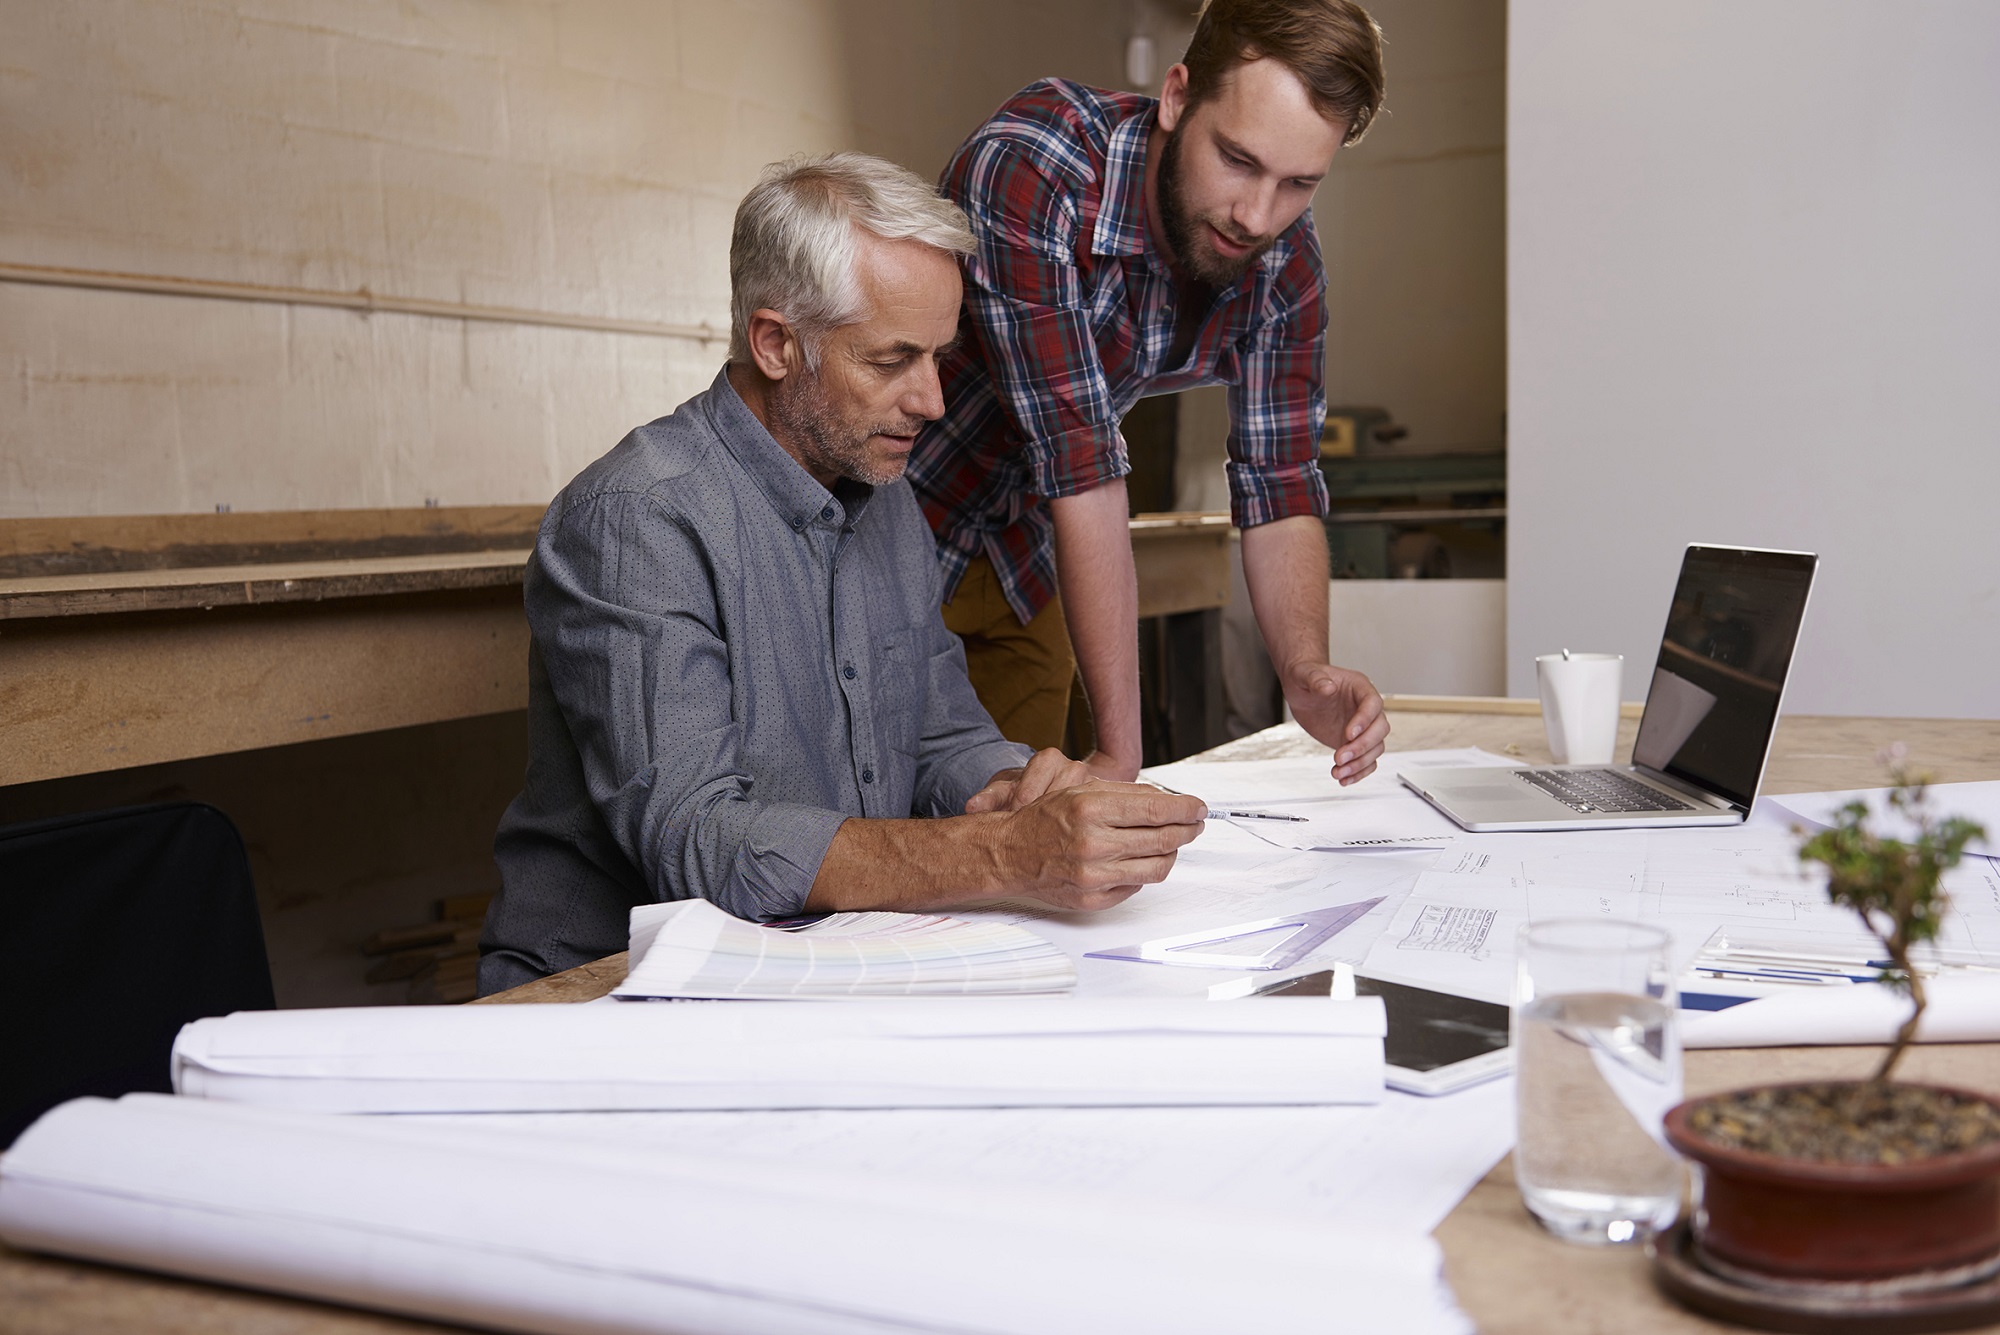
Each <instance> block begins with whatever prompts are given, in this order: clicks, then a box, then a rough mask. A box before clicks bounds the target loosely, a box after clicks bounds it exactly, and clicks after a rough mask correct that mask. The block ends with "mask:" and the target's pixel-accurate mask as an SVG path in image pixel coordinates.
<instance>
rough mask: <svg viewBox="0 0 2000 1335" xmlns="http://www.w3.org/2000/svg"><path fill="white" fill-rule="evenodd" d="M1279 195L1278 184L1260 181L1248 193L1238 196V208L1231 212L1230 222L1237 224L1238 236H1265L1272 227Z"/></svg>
mask: <svg viewBox="0 0 2000 1335" xmlns="http://www.w3.org/2000/svg"><path fill="white" fill-rule="evenodd" d="M1277 194H1278V187H1277V183H1276V182H1274V181H1259V182H1258V183H1257V184H1255V185H1253V186H1251V187H1250V189H1249V191H1248V192H1247V193H1245V194H1243V195H1240V196H1238V198H1237V200H1236V207H1235V208H1233V209H1231V210H1230V211H1229V221H1231V222H1232V223H1234V224H1236V232H1237V235H1238V236H1241V237H1260V236H1263V235H1264V234H1265V232H1266V231H1267V230H1268V229H1269V228H1270V225H1271V214H1272V210H1273V208H1274V207H1275V206H1276V202H1277Z"/></svg>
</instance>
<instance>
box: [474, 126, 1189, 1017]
mask: <svg viewBox="0 0 2000 1335" xmlns="http://www.w3.org/2000/svg"><path fill="white" fill-rule="evenodd" d="M971 248H972V237H971V235H970V233H969V232H968V231H967V228H966V222H965V218H964V215H963V214H961V213H960V212H959V210H958V209H957V207H956V206H954V205H952V204H951V203H949V202H948V201H946V200H944V199H942V198H941V197H939V195H938V194H937V193H936V191H935V190H933V189H932V188H931V187H930V186H929V185H927V184H925V183H924V182H923V181H922V180H920V179H919V178H917V177H916V176H914V175H912V174H911V173H909V172H906V171H904V170H903V169H902V168H900V167H896V166H893V165H892V164H890V163H886V162H882V161H880V160H878V159H875V158H869V157H865V156H862V155H860V154H853V153H843V154H836V155H833V156H830V157H825V158H819V159H816V160H811V161H794V162H790V163H784V164H780V165H778V166H775V167H772V168H770V169H768V170H767V171H766V172H765V173H764V177H763V179H762V181H760V182H759V184H758V185H757V187H756V188H755V189H753V190H752V191H751V192H750V194H749V195H748V196H747V197H746V198H745V199H744V201H743V203H742V205H741V207H740V208H739V209H738V210H737V215H736V228H735V233H734V236H733V238H732V241H731V246H730V265H729V267H730V283H731V289H732V303H731V304H732V327H731V331H730V352H729V364H728V365H727V366H726V367H724V368H723V371H722V372H721V374H719V375H717V376H716V378H715V381H714V383H713V384H711V385H710V386H709V387H708V389H707V390H706V391H704V392H703V393H701V394H699V395H697V396H695V397H694V398H693V399H690V400H689V401H688V402H686V403H684V404H682V405H681V407H680V408H679V409H678V410H676V411H675V412H674V413H673V414H672V415H671V416H668V417H663V418H661V419H659V420H658V421H656V422H651V423H648V424H647V425H645V426H642V427H640V428H639V429H638V430H636V431H634V432H632V434H630V435H629V436H627V437H626V438H625V439H624V440H623V441H621V442H620V443H619V444H618V446H617V447H616V448H614V449H613V450H612V451H611V452H610V453H609V454H607V455H605V456H604V457H603V458H601V459H599V460H598V461H597V462H596V463H594V464H592V465H591V466H590V467H588V468H586V469H585V470H584V471H583V472H582V473H581V474H579V475H578V476H577V478H576V480H575V481H573V482H571V483H570V485H569V486H568V487H566V488H565V489H564V490H563V492H562V494H561V495H559V496H557V497H556V499H555V502H554V503H553V504H552V505H551V506H550V507H549V511H548V515H547V516H546V518H544V520H543V521H542V528H541V534H540V537H539V539H538V541H537V542H536V545H535V554H534V557H533V559H532V560H531V561H530V563H529V566H528V575H527V585H526V602H527V612H528V623H529V626H530V628H531V629H532V631H533V635H534V642H533V649H532V657H531V661H530V665H529V667H530V675H529V683H530V685H529V709H528V714H529V729H530V754H529V761H528V776H527V785H526V787H525V789H524V790H523V792H522V793H521V795H520V796H519V797H518V798H516V799H515V800H514V802H513V804H512V805H511V806H510V807H509V808H508V809H507V814H506V815H505V816H504V817H503V818H502V820H501V824H500V832H499V836H498V838H497V839H496V841H495V846H494V852H495V856H496V858H497V859H498V861H499V864H500V873H501V889H500V894H499V896H498V898H496V899H495V901H494V904H493V908H492V911H491V912H490V913H489V914H488V915H487V919H486V931H485V935H484V937H483V939H482V941H481V943H480V944H481V951H482V956H483V957H482V959H481V961H480V973H479V981H480V990H481V991H482V992H493V991H497V990H499V989H501V988H505V987H509V986H512V985H514V984H516V983H521V982H525V981H528V980H529V979H532V978H536V977H539V976H541V975H543V974H547V973H552V972H554V971H556V970H560V969H566V968H570V967H572V966H574V965H577V964H581V963H584V962H585V961H588V960H592V959H596V958H598V957H599V956H602V955H606V954H609V953H611V952H613V951H616V950H619V949H621V948H622V947H623V946H624V945H625V940H626V920H627V914H628V911H629V910H630V909H631V908H632V906H634V905H637V904H644V903H650V902H654V901H658V900H666V899H685V898H690V897H694V896H700V897H702V898H704V899H708V900H710V901H712V902H714V903H715V904H717V905H718V906H720V907H721V908H723V909H725V910H726V911H728V912H730V913H733V914H736V915H737V916H739V917H743V918H750V919H769V918H780V917H788V916H791V915H794V914H798V913H806V912H825V911H830V910H838V909H864V908H874V909H931V908H939V907H944V906H948V905H952V904H959V903H966V902H970V901H977V900H982V899H992V898H996V897H999V896H1002V895H1026V896H1030V897H1033V898H1037V899H1040V900H1043V901H1044V902H1047V903H1049V904H1053V905H1056V906H1058V907H1062V908H1070V909H1095V908H1105V907H1109V906H1110V905H1112V904H1115V903H1118V902H1119V901H1121V900H1123V899H1124V898H1125V897H1126V896H1128V895H1130V894H1132V893H1133V892H1134V891H1136V890H1137V889H1139V887H1140V886H1142V885H1145V884H1148V883H1151V882H1154V881H1158V880H1160V879H1161V878H1162V877H1164V876H1165V875H1166V874H1167V871H1168V870H1169V869H1170V868H1171V867H1172V865H1173V861H1174V855H1175V851H1176V850H1177V849H1179V848H1180V847H1181V845H1183V844H1185V843H1186V842H1187V841H1188V840H1190V839H1192V838H1194V836H1195V835H1196V834H1197V833H1199V831H1200V828H1201V822H1202V819H1203V817H1204V815H1205V814H1206V813H1205V812H1204V810H1203V808H1202V805H1201V803H1200V802H1198V801H1196V800H1195V799H1193V798H1187V797H1180V796H1177V795H1174V794H1170V793H1164V792H1161V791H1159V790H1158V789H1153V788H1148V787H1145V786H1143V785H1134V784H1118V783H1106V782H1103V781H1101V780H1097V779H1094V778H1092V777H1091V776H1090V774H1089V772H1088V771H1087V770H1085V769H1084V768H1083V767H1082V766H1081V765H1080V764H1078V763H1077V762H1074V761H1071V760H1069V759H1067V758H1066V757H1064V756H1063V755H1062V754H1061V753H1060V752H1056V751H1044V752H1041V753H1039V754H1034V755H1031V754H1030V753H1029V751H1028V750H1027V748H1025V747H1021V746H1017V745H1015V744H1014V743H1011V742H1008V741H1005V740H1003V739H1002V738H1001V736H1000V734H999V732H998V730H997V729H995V728H994V726H993V722H992V720H991V719H990V718H989V717H988V716H987V714H986V712H985V710H983V709H982V708H981V707H980V705H979V702H978V700H977V699H976V698H975V697H974V695H973V693H972V688H971V686H970V685H969V683H968V682H967V680H966V675H965V657H964V653H963V650H962V649H961V648H960V645H959V642H958V640H957V639H956V638H955V637H954V636H953V635H952V634H951V632H949V631H947V630H946V629H945V627H944V623H943V620H942V619H941V617H940V614H939V610H938V609H939V603H940V584H939V580H940V573H939V567H938V562H937V558H936V554H935V549H934V546H933V543H932V539H931V536H930V530H929V528H928V527H927V526H926V525H925V523H924V520H923V516H922V515H921V513H920V512H919V511H918V508H917V503H916V500H915V498H914V497H913V496H912V495H911V493H910V489H909V486H908V484H907V483H905V482H904V481H903V480H902V477H903V470H904V467H905V465H906V464H907V462H908V459H909V453H910V447H911V445H912V444H913V443H914V441H915V438H916V434H917V431H918V430H919V429H920V428H921V427H922V426H923V425H924V423H925V422H928V421H930V420H932V419H934V418H936V417H937V416H938V415H939V414H941V413H942V412H943V411H944V404H943V400H942V396H941V391H940V389H939V385H938V376H937V360H938V356H939V354H940V352H941V351H942V350H943V349H944V348H945V347H947V346H948V345H949V344H950V343H951V342H952V341H953V340H954V338H955V337H956V334H957V323H958V310H959V301H960V295H961V292H960V286H959V274H958V263H957V260H958V257H959V256H961V255H963V254H966V253H967V252H969V251H970V250H971Z"/></svg>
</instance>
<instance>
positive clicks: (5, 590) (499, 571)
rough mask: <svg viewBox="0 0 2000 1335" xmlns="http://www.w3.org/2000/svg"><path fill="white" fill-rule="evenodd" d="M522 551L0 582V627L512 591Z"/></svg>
mask: <svg viewBox="0 0 2000 1335" xmlns="http://www.w3.org/2000/svg"><path fill="white" fill-rule="evenodd" d="M528 554H529V549H528V548H525V547H522V548H515V549H512V550H507V551H478V552H438V553H430V554H425V555H415V556H382V557H373V558H362V559H347V560H335V561H294V562H283V563H276V564H268V565H266V564H255V565H233V566H197V567H189V568H175V569H153V570H131V571H107V572H101V573H96V574H87V575H42V576H35V577H29V578H22V579H8V580H0V621H20V620H26V619H29V618H36V617H65V616H96V615H103V614H110V613H121V612H157V611H166V610H171V609H175V608H189V607H199V608H204V609H206V608H214V607H239V606H249V605H252V604H266V603H296V602H320V601H324V600H325V599H328V598H366V597H378V596H382V595H385V594H403V593H427V592H432V591H435V590H441V589H481V588H497V587H501V586H506V585H514V586H518V585H519V584H520V582H521V575H522V572H523V571H524V570H525V569H526V568H527V564H528Z"/></svg>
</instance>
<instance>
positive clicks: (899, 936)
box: [612, 899, 1076, 1000]
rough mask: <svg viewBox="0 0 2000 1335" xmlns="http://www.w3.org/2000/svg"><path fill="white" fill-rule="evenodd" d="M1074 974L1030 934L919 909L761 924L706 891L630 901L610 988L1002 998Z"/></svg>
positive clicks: (662, 992) (751, 995)
mask: <svg viewBox="0 0 2000 1335" xmlns="http://www.w3.org/2000/svg"><path fill="white" fill-rule="evenodd" d="M1075 984H1076V966H1075V965H1074V964H1072V963H1071V962H1070V959H1069V957H1068V956H1067V955H1065V954H1063V953H1062V952H1061V951H1060V950H1057V949H1056V948H1055V947H1054V946H1053V945H1050V944H1049V943H1048V942H1047V941H1044V940H1043V939H1042V938H1041V937H1039V936H1036V935H1035V934H1034V933H1033V932H1030V931H1026V930H1024V929H1023V928H1020V927H1014V926H1011V925H1009V924H1006V923H984V922H981V923H972V922H963V921H960V920H959V919H957V918H944V917H938V916H936V915H933V914H923V913H835V914H830V915H828V916H827V917H825V918H822V919H820V920H818V921H817V922H813V923H809V924H807V925H805V926H803V927H786V928H780V927H762V926H759V925H758V924H756V923H752V922H744V921H743V920H742V919H740V918H732V917H730V916H729V915H728V914H727V913H724V912H723V911H722V910H721V909H719V908H716V907H715V906H714V905H713V904H711V903H709V902H708V901H707V900H705V899H686V900H678V901H675V902H674V903H670V904H643V905H641V906H639V907H638V908H635V909H633V910H632V963H631V971H630V972H629V973H628V974H627V975H626V977H625V981H624V982H623V983H621V984H619V985H618V987H617V988H616V989H615V990H614V991H613V992H612V995H613V996H615V997H619V998H622V999H625V1000H645V999H647V998H652V997H708V998H726V997H734V998H742V999H746V1000H755V999H763V1000H771V999H777V998H786V997H938V996H1006V995H1013V994H1017V993H1029V992H1062V991H1066V990H1067V989H1069V988H1070V987H1073V986H1074V985H1075Z"/></svg>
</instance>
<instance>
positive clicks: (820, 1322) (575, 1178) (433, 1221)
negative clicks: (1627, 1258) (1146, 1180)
mask: <svg viewBox="0 0 2000 1335" xmlns="http://www.w3.org/2000/svg"><path fill="white" fill-rule="evenodd" d="M0 1239H4V1240H5V1241H6V1242H7V1243H8V1244H9V1245H11V1246H15V1247H24V1248H30V1249H37V1250H44V1251H52V1252H59V1253H63V1254H66V1255H72V1256H81V1257H87V1258H89V1259H92V1260H98V1261H108V1262H112V1263H114V1264H118V1265H131V1266H140V1267H144V1268H148V1269H155V1270H164V1271H168V1272H170V1273H174V1274H182V1275H192V1276H196V1277H199V1278H203V1279H211V1280H219V1281H222V1282H225V1283H229V1284H237V1285H245V1286H249V1287H252V1288H260V1289H271V1290H276V1291H278V1292H282V1293H292V1294H301V1295H304V1296H307V1297H316V1298H324V1299H329V1300H332V1301H335V1302H341V1303H348V1304H353V1305H357V1306H364V1307H372V1308H379V1309H383V1310H387V1311H392V1312H402V1313H409V1314H412V1315H418V1316H425V1317H432V1318H438V1319H442V1320H447V1321H461V1322H468V1323H472V1324H475V1325H479V1326H483V1327H489V1328H493V1329H499V1330H509V1331H528V1332H565V1333H571V1332H592V1333H595V1332H606V1333H610V1332H619V1333H625V1332H631V1333H635V1335H636V1333H638V1332H660V1333H661V1335H665V1333H666V1332H672V1335H855V1333H858V1332H880V1331H904V1332H907V1331H911V1330H949V1331H958V1332H992V1333H993V1335H1051V1333H1054V1335H1061V1332H1069V1331H1076V1332H1101V1331H1114V1330H1145V1331H1153V1332H1168V1333H1178V1332H1186V1335H1213V1332H1216V1331H1221V1330H1278V1329H1286V1328H1289V1327H1291V1326H1295V1325H1297V1324H1298V1323H1299V1322H1300V1321H1301V1320H1302V1319H1303V1320H1306V1321H1308V1322H1310V1323H1312V1324H1315V1325H1322V1326H1324V1327H1325V1328H1327V1329H1338V1330H1342V1331H1353V1332H1374V1331H1380V1332H1391V1331H1394V1332H1399V1333H1401V1332H1412V1333H1415V1335H1427V1333H1428V1332H1440V1333H1442V1332H1452V1333H1453V1335H1457V1333H1459V1332H1467V1331H1469V1330H1470V1329H1471V1327H1470V1325H1469V1323H1467V1322H1466V1321H1465V1319H1464V1317H1463V1316H1462V1315H1461V1314H1459V1313H1458V1312H1457V1310H1456V1309H1455V1307H1454V1306H1453V1305H1452V1303H1451V1299H1450V1297H1449V1294H1448V1291H1446V1290H1445V1289H1444V1286H1443V1283H1442V1280H1441V1279H1440V1277H1439V1268H1438V1267H1439V1260H1438V1252H1437V1247H1436V1244H1435V1243H1433V1242H1432V1241H1431V1240H1430V1239H1429V1238H1427V1237H1424V1236H1422V1235H1421V1234H1417V1233H1415V1232H1409V1233H1401V1232H1397V1231H1393V1230H1382V1229H1373V1230H1367V1231H1362V1230H1355V1229H1350V1228H1343V1227H1340V1226H1336V1225H1330V1224H1326V1223H1323V1222H1318V1221H1314V1220H1310V1219H1301V1218H1299V1217H1297V1216H1288V1215H1279V1216H1275V1217H1274V1216H1261V1215H1257V1214H1253V1213H1249V1212H1247V1211H1246V1212H1243V1213H1236V1212H1232V1211H1228V1210H1215V1209H1201V1210H1195V1209H1189V1208H1183V1207H1176V1206H1171V1205H1165V1204H1162V1203H1161V1202H1158V1201H1147V1202H1144V1203H1138V1202H1132V1203H1126V1202H1123V1201H1121V1199H1120V1198H1118V1197H1116V1196H1105V1195H1086V1194H1082V1193H1069V1192H1060V1191H1053V1190H1047V1189H1020V1188H1008V1187H1003V1186H998V1185H992V1186H986V1187H983V1188H980V1189H978V1190H968V1189H966V1188H965V1187H963V1186H934V1185H932V1184H930V1183H927V1182H925V1181H924V1180H922V1179H921V1178H918V1177H915V1176H907V1177H905V1176H897V1175H891V1174H883V1173H868V1174H860V1173H854V1172H851V1171H840V1170H830V1169H826V1168H824V1167H821V1166H817V1165H810V1164H799V1163H785V1164H774V1163H768V1162H760V1161H754V1160H748V1159H739V1160H731V1159H728V1158H723V1157H718V1156H713V1155H709V1156H703V1157H701V1158H694V1157H687V1156H677V1155H674V1154H673V1153H671V1152H670V1151H666V1150H662V1151H659V1152H651V1151H634V1150H629V1149H626V1150H613V1149H608V1148H605V1147H602V1146H593V1145H586V1144H578V1143H575V1142H572V1141H563V1140H545V1139H538V1138H535V1137H532V1136H525V1135H519V1134H514V1133H508V1132H497V1131H495V1132H488V1131H480V1130H467V1129H466V1128H464V1127H462V1126H453V1127H448V1128H446V1127H428V1126H424V1125H422V1119H408V1118H372V1117H330V1116H325V1115H321V1114H314V1113H298V1112H282V1111H277V1110H273V1109H267V1108H245V1107H234V1106H229V1105H226V1104H217V1103H211V1102H205V1101H201V1100H195V1099H172V1098H167V1097H164V1096H161V1095H146V1094H139V1095H130V1096H128V1097H126V1098H124V1099H121V1100H119V1101H117V1102H115V1103H113V1102H109V1101H106V1100H102V1099H78V1100H76V1101H74V1102H71V1103H66V1104H64V1105H62V1106H61V1107H58V1108H56V1109H55V1110H53V1111H51V1112H50V1113H48V1114H47V1115H45V1116H44V1117H43V1118H42V1119H41V1120H40V1121H39V1122H37V1123H36V1124H35V1125H34V1126H33V1127H31V1128H29V1130H28V1131H27V1132H26V1134H25V1135H23V1136H22V1137H21V1139H20V1140H19V1141H17V1142H16V1143H15V1145H14V1147H13V1148H12V1149H11V1150H10V1151H9V1152H8V1153H7V1154H6V1156H5V1157H4V1159H0Z"/></svg>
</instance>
